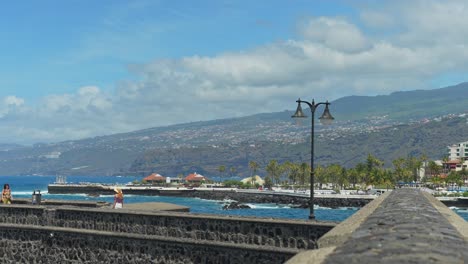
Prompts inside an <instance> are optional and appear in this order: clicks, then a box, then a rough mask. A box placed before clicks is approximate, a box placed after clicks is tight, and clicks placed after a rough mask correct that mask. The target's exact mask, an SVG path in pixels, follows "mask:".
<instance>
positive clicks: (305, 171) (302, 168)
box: [298, 162, 310, 186]
mask: <svg viewBox="0 0 468 264" xmlns="http://www.w3.org/2000/svg"><path fill="white" fill-rule="evenodd" d="M309 178H310V165H309V164H308V163H305V162H302V163H301V165H299V175H298V180H299V185H301V186H304V185H305V183H306V181H307V179H309Z"/></svg>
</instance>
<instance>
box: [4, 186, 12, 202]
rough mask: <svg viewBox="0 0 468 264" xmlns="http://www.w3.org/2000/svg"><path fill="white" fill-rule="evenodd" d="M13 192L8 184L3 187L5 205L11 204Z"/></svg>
mask: <svg viewBox="0 0 468 264" xmlns="http://www.w3.org/2000/svg"><path fill="white" fill-rule="evenodd" d="M11 198H12V196H11V190H10V185H9V184H8V183H7V184H5V185H3V191H2V203H3V204H11Z"/></svg>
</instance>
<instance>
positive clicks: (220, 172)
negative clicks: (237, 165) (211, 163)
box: [218, 165, 226, 177]
mask: <svg viewBox="0 0 468 264" xmlns="http://www.w3.org/2000/svg"><path fill="white" fill-rule="evenodd" d="M218 171H219V174H220V175H221V177H223V175H224V172H225V171H226V166H224V165H221V166H219V167H218Z"/></svg>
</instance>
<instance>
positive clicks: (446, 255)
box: [288, 188, 468, 264]
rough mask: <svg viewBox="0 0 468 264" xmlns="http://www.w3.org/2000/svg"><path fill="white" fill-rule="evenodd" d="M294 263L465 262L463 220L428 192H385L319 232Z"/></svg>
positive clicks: (467, 240)
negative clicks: (311, 246)
mask: <svg viewBox="0 0 468 264" xmlns="http://www.w3.org/2000/svg"><path fill="white" fill-rule="evenodd" d="M318 245H319V249H317V250H309V251H303V252H301V253H299V254H298V255H296V256H295V257H294V258H292V259H291V260H289V261H288V264H299V263H316V264H322V263H323V264H325V263H333V264H339V263H343V264H345V263H389V264H390V263H468V251H467V249H468V223H467V222H466V221H465V220H464V219H462V218H461V217H460V216H458V215H457V214H456V213H455V212H453V211H452V210H450V209H449V208H447V206H445V205H443V204H442V203H441V202H440V201H438V200H437V199H436V198H434V197H433V196H432V195H430V194H429V193H426V192H423V191H421V190H418V189H413V188H404V189H396V190H394V191H392V192H391V193H385V194H384V195H382V196H381V197H379V198H378V199H376V200H374V201H373V202H372V203H370V204H369V205H367V206H365V207H364V208H362V209H361V210H360V211H359V212H357V213H356V214H354V215H353V216H351V217H350V218H348V219H347V220H345V221H344V222H342V223H340V224H339V225H337V226H336V227H335V228H334V229H332V230H331V231H330V232H328V233H327V234H326V235H324V236H323V237H321V238H320V239H319V242H318Z"/></svg>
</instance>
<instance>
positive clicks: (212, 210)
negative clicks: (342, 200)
mask: <svg viewBox="0 0 468 264" xmlns="http://www.w3.org/2000/svg"><path fill="white" fill-rule="evenodd" d="M134 180H141V177H114V176H112V177H111V176H107V177H102V176H69V177H67V182H69V183H79V182H90V183H107V184H125V183H129V182H132V181H134ZM54 181H55V176H0V184H2V187H3V184H4V183H8V184H10V187H11V189H12V193H13V199H14V198H15V197H16V198H31V195H32V192H33V190H41V194H42V199H60V200H86V201H105V202H109V203H111V202H112V201H113V196H112V195H101V196H99V197H89V196H87V195H85V194H48V193H47V185H48V184H50V183H53V182H54ZM141 202H167V203H174V204H179V205H184V206H188V207H190V212H192V213H200V214H220V215H239V216H255V217H269V218H285V219H304V220H305V219H308V216H309V210H308V209H298V208H289V207H288V206H287V205H277V204H249V205H250V206H251V207H252V209H238V210H223V209H222V206H223V203H222V201H213V200H204V199H198V198H184V197H169V196H142V195H125V203H141ZM356 211H357V208H355V209H349V208H343V209H329V208H320V207H317V208H316V209H315V217H316V219H317V220H321V221H337V222H340V221H343V220H345V219H346V218H348V217H349V216H351V215H352V214H354V213H355V212H356ZM455 211H456V212H457V213H458V214H459V215H460V216H462V217H463V218H464V219H465V220H467V221H468V211H467V210H455Z"/></svg>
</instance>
